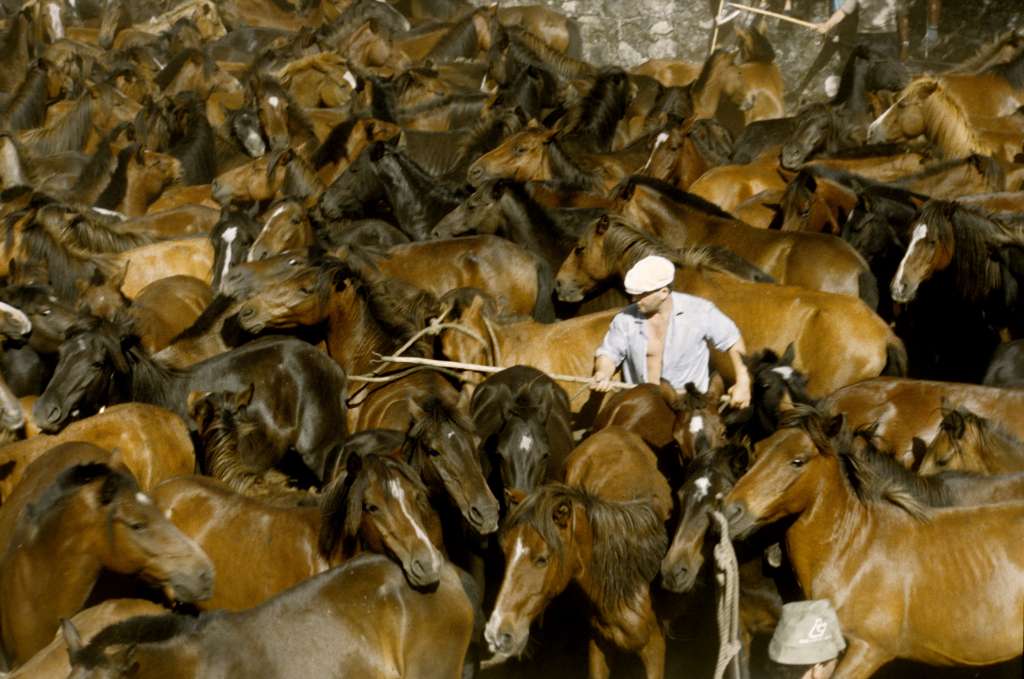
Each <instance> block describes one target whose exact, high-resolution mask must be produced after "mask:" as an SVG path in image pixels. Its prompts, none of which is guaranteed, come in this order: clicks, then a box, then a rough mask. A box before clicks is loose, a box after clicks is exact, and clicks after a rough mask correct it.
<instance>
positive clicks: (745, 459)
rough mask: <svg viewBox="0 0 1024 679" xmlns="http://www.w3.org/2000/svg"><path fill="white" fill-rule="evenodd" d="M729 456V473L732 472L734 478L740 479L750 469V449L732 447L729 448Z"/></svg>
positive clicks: (738, 446) (737, 446)
mask: <svg viewBox="0 0 1024 679" xmlns="http://www.w3.org/2000/svg"><path fill="white" fill-rule="evenodd" d="M727 454H728V455H729V458H728V462H729V471H731V472H732V475H733V478H736V479H738V478H739V477H741V476H743V474H745V473H746V471H747V469H749V468H750V449H749V448H747V447H746V446H740V445H732V446H729V449H728V453H727Z"/></svg>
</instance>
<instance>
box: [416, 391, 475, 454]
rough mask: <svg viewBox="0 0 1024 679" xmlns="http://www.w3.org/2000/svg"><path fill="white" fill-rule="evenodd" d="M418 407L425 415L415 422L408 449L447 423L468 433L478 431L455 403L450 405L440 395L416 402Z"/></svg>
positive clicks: (433, 395)
mask: <svg viewBox="0 0 1024 679" xmlns="http://www.w3.org/2000/svg"><path fill="white" fill-rule="evenodd" d="M416 405H417V407H419V409H420V410H422V411H423V415H422V416H421V417H420V418H419V419H417V420H415V421H414V422H413V424H412V427H410V429H409V433H408V435H407V436H406V440H405V441H406V443H405V445H406V447H407V448H408V447H409V446H411V445H412V444H414V443H415V442H417V441H419V439H420V438H421V437H423V436H424V435H425V434H426V433H427V432H428V431H431V430H432V429H436V428H438V427H440V426H441V425H443V424H445V423H450V424H451V425H452V426H454V427H455V428H457V429H461V430H463V431H467V432H474V431H476V429H475V427H474V426H473V422H472V420H470V419H469V417H468V416H467V415H465V414H463V412H462V411H461V410H459V409H458V408H457V407H456V406H455V404H454V403H449V402H448V401H447V400H446V399H444V398H442V397H441V396H439V395H436V394H431V395H429V396H427V397H426V398H424V399H422V400H419V401H416Z"/></svg>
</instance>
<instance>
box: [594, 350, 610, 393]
mask: <svg viewBox="0 0 1024 679" xmlns="http://www.w3.org/2000/svg"><path fill="white" fill-rule="evenodd" d="M614 374H615V364H614V363H612V361H611V359H610V358H608V357H607V356H598V357H597V358H595V359H594V376H593V377H591V378H590V388H591V389H593V390H594V391H600V392H606V391H611V390H612V375H614Z"/></svg>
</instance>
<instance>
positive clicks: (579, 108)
mask: <svg viewBox="0 0 1024 679" xmlns="http://www.w3.org/2000/svg"><path fill="white" fill-rule="evenodd" d="M629 100H630V87H629V78H628V76H627V75H626V72H625V71H623V70H622V69H621V68H606V69H604V70H602V71H601V72H600V73H599V74H598V75H597V77H596V78H595V79H594V83H593V84H592V85H591V86H590V89H589V90H588V91H587V93H586V95H584V96H583V98H582V99H580V101H579V102H578V103H577V104H576V105H574V106H573V108H572V110H571V111H570V112H569V114H568V115H567V116H566V122H565V124H564V125H563V127H562V129H561V130H559V132H558V134H557V137H558V138H560V139H565V138H566V137H573V138H574V139H575V140H576V141H578V142H582V143H585V144H587V145H588V146H590V147H591V148H593V149H594V150H596V151H610V150H611V146H612V141H613V139H614V136H615V127H616V126H617V125H618V124H619V120H621V119H622V117H623V116H624V115H625V114H626V109H627V108H628V107H629Z"/></svg>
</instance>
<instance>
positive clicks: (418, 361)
mask: <svg viewBox="0 0 1024 679" xmlns="http://www.w3.org/2000/svg"><path fill="white" fill-rule="evenodd" d="M379 360H380V361H381V362H383V363H409V364H411V365H429V366H433V367H435V368H451V369H453V370H475V371H477V372H482V373H496V372H501V371H502V370H505V368H498V367H495V366H493V365H480V364H478V363H459V362H458V361H441V360H438V359H436V358H417V357H414V356H381V357H380V359H379ZM548 377H550V378H551V379H553V380H558V381H559V382H573V383H575V384H590V378H589V377H583V376H580V375H551V374H549V375H548ZM611 385H612V389H632V388H633V387H635V386H636V385H635V384H629V383H627V382H612V383H611Z"/></svg>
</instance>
